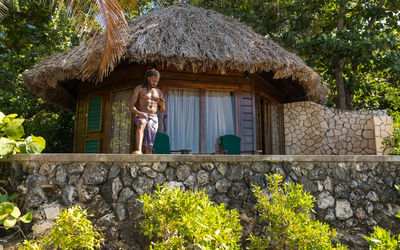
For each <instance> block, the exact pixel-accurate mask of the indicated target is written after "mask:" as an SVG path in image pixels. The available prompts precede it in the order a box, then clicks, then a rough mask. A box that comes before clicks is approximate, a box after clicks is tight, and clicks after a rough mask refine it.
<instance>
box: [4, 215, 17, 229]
mask: <svg viewBox="0 0 400 250" xmlns="http://www.w3.org/2000/svg"><path fill="white" fill-rule="evenodd" d="M15 223H17V220H16V219H15V218H14V217H12V216H9V217H7V219H6V220H5V221H4V223H3V225H4V227H5V229H9V228H10V227H13V226H14V225H15Z"/></svg>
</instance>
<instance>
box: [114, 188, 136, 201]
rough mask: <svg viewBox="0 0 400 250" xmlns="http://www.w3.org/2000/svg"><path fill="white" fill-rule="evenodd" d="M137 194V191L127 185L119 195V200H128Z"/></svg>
mask: <svg viewBox="0 0 400 250" xmlns="http://www.w3.org/2000/svg"><path fill="white" fill-rule="evenodd" d="M134 196H136V198H137V197H138V196H137V195H136V193H135V192H134V191H133V190H132V189H131V188H129V187H125V188H123V189H122V190H121V192H120V193H119V197H118V202H127V201H128V200H129V199H130V198H132V197H134Z"/></svg>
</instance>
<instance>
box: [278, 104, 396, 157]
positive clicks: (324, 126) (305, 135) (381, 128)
mask: <svg viewBox="0 0 400 250" xmlns="http://www.w3.org/2000/svg"><path fill="white" fill-rule="evenodd" d="M392 127H393V121H392V118H391V117H390V116H388V115H387V114H386V112H385V111H381V110H379V111H363V110H361V111H345V110H338V109H333V108H329V107H326V106H322V105H319V104H317V103H314V102H310V101H305V102H295V103H287V104H284V128H285V151H286V154H290V155H299V154H306V155H355V154H358V155H360V154H361V155H375V154H377V155H382V154H384V153H385V152H384V150H383V145H382V141H383V139H384V138H385V137H388V136H390V135H391V134H392V129H393V128H392Z"/></svg>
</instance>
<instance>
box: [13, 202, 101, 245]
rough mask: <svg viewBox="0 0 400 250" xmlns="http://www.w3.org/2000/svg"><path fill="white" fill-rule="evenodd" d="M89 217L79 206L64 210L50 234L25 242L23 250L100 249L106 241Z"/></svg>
mask: <svg viewBox="0 0 400 250" xmlns="http://www.w3.org/2000/svg"><path fill="white" fill-rule="evenodd" d="M87 217H88V215H87V211H86V210H83V209H82V208H80V207H79V206H78V205H76V206H75V207H71V208H68V209H64V210H63V211H62V212H61V214H60V215H59V216H58V218H57V220H56V225H55V226H53V227H52V228H51V231H50V233H49V234H47V235H45V236H43V237H42V238H40V239H38V240H30V241H25V242H24V247H23V248H21V249H24V250H27V249H38V250H39V249H54V248H61V249H95V248H100V244H101V243H102V242H103V241H104V239H103V238H102V235H101V233H99V232H98V231H97V230H96V228H95V227H94V226H93V225H92V222H90V220H89V219H88V218H87Z"/></svg>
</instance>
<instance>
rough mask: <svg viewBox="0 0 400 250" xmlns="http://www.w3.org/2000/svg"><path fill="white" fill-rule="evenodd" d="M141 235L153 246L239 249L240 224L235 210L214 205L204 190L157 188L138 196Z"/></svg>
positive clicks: (164, 247) (165, 247)
mask: <svg viewBox="0 0 400 250" xmlns="http://www.w3.org/2000/svg"><path fill="white" fill-rule="evenodd" d="M140 201H141V202H143V212H144V214H145V220H144V221H143V223H142V227H143V231H144V234H145V235H147V236H148V237H149V238H150V240H154V239H156V240H158V241H156V242H152V248H153V249H187V248H188V249H192V248H194V249H197V248H199V249H239V245H238V243H237V242H238V241H239V239H240V231H241V229H242V227H241V226H240V224H239V215H238V213H237V211H236V210H226V209H225V204H223V203H221V205H219V206H218V205H215V204H214V203H212V202H211V201H210V200H209V199H208V196H207V195H206V194H205V193H204V191H186V192H182V191H180V189H179V188H167V187H165V186H164V187H163V188H160V187H159V186H158V188H157V190H156V191H154V192H153V193H152V194H150V195H147V194H145V195H141V197H140Z"/></svg>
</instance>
